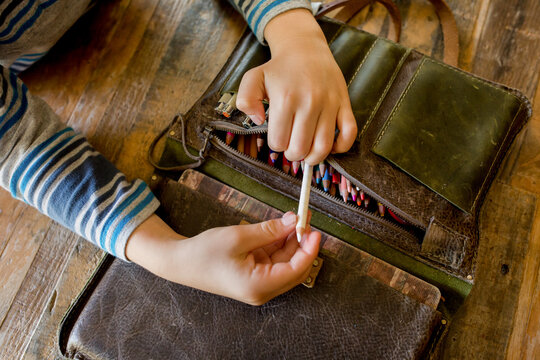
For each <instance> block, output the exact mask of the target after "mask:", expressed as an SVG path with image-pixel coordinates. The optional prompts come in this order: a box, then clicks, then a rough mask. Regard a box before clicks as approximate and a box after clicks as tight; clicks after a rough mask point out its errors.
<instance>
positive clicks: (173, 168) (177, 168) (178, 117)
mask: <svg viewBox="0 0 540 360" xmlns="http://www.w3.org/2000/svg"><path fill="white" fill-rule="evenodd" d="M177 121H179V122H180V127H181V129H182V147H183V149H184V153H185V154H186V156H187V157H189V158H190V159H192V160H195V162H193V163H189V164H184V165H177V166H161V165H159V164H158V162H157V161H155V160H154V157H153V154H154V149H155V147H156V145H157V143H158V141H159V140H160V139H161V138H162V137H163V136H164V135H165V134H166V133H167V132H168V131H169V130H170V129H171V127H172V126H173V125H174V124H175V123H176V122H177ZM185 129H186V127H185V126H184V117H183V116H182V115H180V114H179V115H176V116H175V117H174V120H173V121H172V122H171V123H170V124H169V126H167V127H166V128H165V129H163V131H161V133H160V134H159V135H158V136H156V137H155V138H154V140H153V141H152V144H150V147H149V148H148V154H147V159H148V162H149V163H150V164H151V165H152V166H153V167H155V168H156V169H158V170H163V171H184V170H187V169H195V168H198V167H199V166H201V165H202V163H203V162H204V153H205V151H206V146H207V145H208V140H209V138H210V135H209V134H208V135H207V136H206V138H205V141H204V145H203V147H202V149H200V150H199V155H198V156H195V155H192V154H191V153H190V152H189V150H188V148H187V146H186V130H185Z"/></svg>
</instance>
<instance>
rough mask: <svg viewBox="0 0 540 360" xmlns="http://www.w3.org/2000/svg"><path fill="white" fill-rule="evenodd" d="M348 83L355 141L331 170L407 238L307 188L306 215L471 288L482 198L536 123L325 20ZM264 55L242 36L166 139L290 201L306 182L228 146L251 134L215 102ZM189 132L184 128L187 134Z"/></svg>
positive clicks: (491, 93) (501, 92)
mask: <svg viewBox="0 0 540 360" xmlns="http://www.w3.org/2000/svg"><path fill="white" fill-rule="evenodd" d="M319 24H320V25H321V27H322V29H323V31H324V33H325V35H326V36H327V39H328V41H329V44H330V48H331V50H332V52H333V54H334V56H335V57H336V60H337V62H338V65H339V66H340V67H341V69H342V71H343V74H344V75H345V79H346V81H347V82H348V85H349V95H350V98H351V103H352V107H353V112H354V114H355V117H356V120H357V123H358V129H359V134H358V137H357V140H356V142H355V143H354V145H353V147H352V148H351V150H350V151H349V152H347V153H345V154H336V155H331V156H330V157H329V158H328V159H327V161H328V162H329V163H330V164H331V165H332V166H333V167H334V168H336V169H337V170H338V171H339V172H340V173H341V174H344V175H346V176H347V178H348V179H350V180H351V181H352V183H353V184H354V185H356V186H358V187H360V188H361V189H363V190H365V191H366V193H367V194H368V195H370V196H371V197H372V198H374V199H375V200H376V201H379V202H381V203H382V204H384V205H385V206H387V207H388V208H389V209H392V210H393V212H394V213H395V214H397V215H398V216H399V217H401V218H402V219H405V220H406V221H407V222H408V223H409V226H408V227H407V228H404V227H402V226H399V225H396V224H395V223H391V222H389V221H386V220H385V219H382V218H381V217H380V216H377V214H374V213H369V212H366V211H364V210H363V209H361V208H359V207H357V206H354V205H351V204H345V203H343V201H341V200H340V199H338V198H336V197H332V196H330V195H328V194H327V193H325V192H323V191H321V190H319V189H315V188H312V192H311V199H310V206H311V207H312V208H313V209H316V210H317V211H320V212H322V213H324V214H327V215H328V216H330V217H333V218H335V219H337V220H338V221H340V222H343V223H345V224H347V225H349V226H351V227H353V228H355V229H358V230H359V231H362V232H364V233H365V234H367V235H369V236H371V237H373V238H376V239H377V240H379V241H381V242H384V243H386V244H388V245H390V246H392V247H394V248H396V249H398V250H400V251H402V252H404V253H406V254H408V255H410V256H412V257H414V258H415V259H417V260H419V261H421V262H423V263H426V264H428V265H430V266H432V267H434V268H437V269H440V270H442V271H444V272H446V273H448V274H450V275H452V276H454V277H457V278H460V279H462V280H464V281H466V282H469V283H472V282H473V280H474V270H475V261H474V260H475V257H476V252H477V249H478V215H479V212H480V209H481V205H482V202H483V199H484V197H485V195H486V193H487V191H488V189H489V187H490V185H491V183H492V181H493V179H494V177H495V175H496V173H497V170H498V168H499V165H500V163H501V162H502V160H503V159H504V156H505V154H506V152H507V150H508V149H509V147H510V145H511V143H512V141H513V139H514V138H515V136H516V135H517V133H518V132H519V131H520V130H521V128H522V127H523V125H524V124H525V123H526V121H527V120H528V118H529V117H530V115H531V106H530V103H529V101H528V100H527V99H526V98H525V97H524V96H523V95H522V94H521V93H520V92H518V91H517V90H514V89H509V88H507V87H505V86H503V85H500V84H496V83H493V82H490V81H488V80H485V79H481V78H479V77H477V76H475V75H472V74H469V73H467V72H465V71H463V70H460V69H457V68H454V67H451V66H449V65H447V64H444V63H442V62H439V61H437V60H434V59H432V58H430V57H427V56H425V55H422V54H421V53H419V52H417V51H415V50H412V49H408V48H405V47H403V46H401V45H399V44H396V43H394V42H392V41H390V40H387V39H382V38H378V37H376V36H375V35H372V34H369V33H365V32H362V31H360V30H358V29H356V28H352V27H350V26H348V25H345V24H343V23H339V22H336V21H334V20H332V19H328V18H322V19H320V20H319ZM268 57H269V52H268V49H267V48H265V47H263V46H262V45H260V44H259V43H258V42H257V40H256V39H255V37H254V36H253V35H252V34H251V33H250V32H246V33H245V35H244V36H243V38H242V39H241V40H240V41H239V43H238V46H237V47H236V49H235V50H234V52H233V53H232V55H231V56H230V58H229V60H228V62H227V63H226V64H225V66H224V67H223V69H222V71H221V72H220V73H219V74H218V76H217V77H216V78H215V80H214V81H213V83H212V84H211V85H210V86H209V88H208V89H207V91H206V92H205V93H204V95H203V96H201V98H200V99H199V100H198V101H197V102H196V103H195V104H194V105H193V107H192V108H191V109H190V110H189V111H188V112H187V113H186V114H185V116H183V119H184V121H176V122H175V123H174V124H173V125H172V128H171V130H172V131H170V132H169V135H168V140H169V141H173V142H182V136H184V135H185V138H186V141H187V143H188V144H189V145H190V146H192V147H193V148H195V149H201V153H205V154H206V155H208V156H210V157H212V158H214V159H217V160H218V161H220V162H222V163H224V164H226V165H227V166H230V167H232V168H234V169H235V170H238V171H240V172H242V173H243V174H246V175H247V176H249V177H251V178H253V179H255V180H257V181H258V182H260V183H262V184H265V185H266V186H268V187H270V188H271V189H273V190H275V191H278V192H280V193H282V194H284V195H286V196H288V197H290V198H293V199H298V196H299V193H300V187H301V179H298V178H295V177H292V176H289V175H286V174H285V173H283V172H282V171H279V170H277V169H274V168H272V167H271V166H268V165H267V164H266V163H265V162H263V161H260V160H256V159H252V158H250V157H249V156H246V155H245V154H242V153H239V152H238V151H236V150H235V149H233V148H231V147H229V146H227V145H226V144H225V142H224V137H225V132H226V131H229V132H234V133H237V134H256V133H265V132H266V131H267V127H266V125H262V126H255V127H252V128H250V129H246V128H244V127H243V126H242V120H243V115H242V114H240V113H239V112H237V113H236V115H233V116H232V117H230V118H229V119H226V118H224V117H222V116H220V115H218V114H217V113H216V111H215V107H216V104H217V103H218V100H219V99H220V97H221V95H222V94H223V93H225V92H233V93H234V92H235V91H236V90H237V89H238V85H239V82H240V79H241V77H242V75H243V73H244V72H245V71H247V70H248V69H250V68H252V67H254V66H257V65H259V64H262V63H263V62H264V61H266V60H267V59H268ZM184 127H185V128H184Z"/></svg>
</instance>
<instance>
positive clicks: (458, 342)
mask: <svg viewBox="0 0 540 360" xmlns="http://www.w3.org/2000/svg"><path fill="white" fill-rule="evenodd" d="M396 2H397V3H398V6H399V7H400V10H401V12H402V14H403V18H404V29H403V37H402V43H403V44H404V45H406V46H410V47H415V48H418V49H420V50H421V51H422V52H424V53H427V54H430V55H433V56H435V57H437V58H440V57H441V54H442V46H443V44H442V39H441V33H440V28H439V25H438V20H437V16H436V14H435V12H434V11H433V8H432V7H431V5H430V4H429V2H427V1H426V0H399V1H396ZM447 2H448V3H449V5H450V7H451V8H452V10H453V12H454V14H455V16H456V20H457V24H458V28H459V31H460V40H461V55H460V67H462V68H463V69H465V70H468V71H471V72H473V73H475V74H478V75H480V76H483V77H485V78H488V79H491V80H495V81H498V82H502V83H504V84H506V85H509V86H511V87H515V88H518V89H520V90H522V91H523V92H524V93H525V94H526V95H527V96H528V97H529V99H531V101H532V102H533V105H534V108H535V111H534V114H533V118H532V119H531V122H530V123H529V124H528V125H527V127H526V129H525V130H524V131H523V132H522V133H521V134H520V136H519V137H518V139H517V141H516V142H515V144H514V146H513V147H512V150H511V152H510V154H509V156H508V159H507V161H506V162H505V163H504V166H503V168H502V169H501V171H500V173H499V176H498V179H497V183H496V184H495V186H493V188H492V189H491V191H490V194H489V197H488V200H487V201H486V206H485V208H484V212H483V214H482V228H481V247H480V249H479V254H478V268H477V279H476V284H475V286H474V287H473V290H472V292H471V294H470V296H469V297H468V298H467V300H466V302H465V304H464V306H463V307H462V308H461V309H460V311H459V313H458V315H457V316H456V319H455V320H454V321H453V323H452V324H451V326H450V332H449V336H448V337H447V340H446V343H445V347H444V352H443V357H444V358H448V359H503V358H508V359H522V358H526V359H535V358H540V278H539V274H540V209H539V207H538V203H537V196H538V195H539V194H540V186H539V179H540V117H539V116H538V115H537V114H538V111H539V110H540V91H538V88H539V69H540V22H539V21H538V18H539V17H540V2H538V1H537V0H447ZM355 21H356V22H357V23H363V24H364V25H363V27H364V29H366V30H368V31H371V32H374V33H378V34H383V35H384V34H387V33H388V31H389V30H390V28H391V22H390V19H389V18H388V16H387V14H386V11H385V9H384V8H383V7H381V6H379V5H372V6H370V7H369V8H368V9H366V10H364V11H363V12H362V13H361V14H360V15H359V16H358V17H357V19H355ZM244 26H245V25H244V22H243V20H242V18H241V17H240V16H239V15H238V14H236V13H235V12H234V10H233V9H232V8H231V7H230V6H229V5H228V4H227V2H226V1H219V0H211V1H210V0H205V1H203V0H197V1H196V0H183V1H175V0H161V1H149V0H110V1H101V2H98V4H97V6H96V7H95V8H94V9H93V10H92V11H91V12H89V13H88V14H87V15H86V16H85V17H84V18H83V19H81V21H80V22H79V23H77V24H76V25H75V26H74V27H73V28H72V29H71V30H70V31H69V32H68V33H67V34H66V36H65V37H64V38H63V39H62V40H61V41H60V42H59V44H58V45H57V46H56V47H55V48H54V49H53V50H52V51H51V52H50V53H49V54H48V55H47V56H46V57H45V58H44V59H42V60H41V61H40V62H39V63H37V64H36V65H35V66H34V67H32V68H31V69H30V70H29V71H27V72H26V73H25V74H24V75H23V76H22V78H23V80H24V81H25V82H26V84H27V85H28V87H29V88H30V90H31V91H32V92H33V93H34V94H36V95H39V96H41V97H43V98H44V99H45V100H46V101H47V102H48V103H49V104H50V105H51V107H52V108H53V109H54V110H55V112H56V113H57V114H58V115H59V116H60V117H61V119H62V120H63V121H65V122H66V123H68V124H69V125H71V126H73V127H74V128H75V129H76V130H78V131H80V132H82V133H84V134H85V135H86V136H87V137H88V139H89V140H90V142H91V143H92V144H93V145H94V146H95V147H96V148H97V149H98V150H99V151H101V152H102V153H103V154H105V156H106V157H107V158H109V159H110V160H112V161H113V162H114V163H115V164H116V165H117V167H118V168H119V169H120V170H122V171H123V172H125V173H126V174H127V176H128V177H130V178H136V177H138V178H142V179H144V180H146V181H150V176H151V174H152V168H151V167H150V165H149V164H147V163H146V161H144V159H145V157H146V149H147V148H148V145H149V144H150V142H151V140H152V139H153V137H154V136H155V135H157V134H158V133H159V131H160V130H161V129H162V128H163V127H165V126H166V125H167V124H168V123H169V122H170V121H171V119H172V116H173V115H174V114H175V113H176V112H179V111H186V110H187V109H188V108H189V107H190V105H191V104H192V103H193V102H194V101H195V100H196V99H197V98H198V97H199V96H200V94H201V93H202V92H203V91H204V90H205V88H206V87H207V85H208V84H209V83H210V81H211V80H212V78H213V77H214V76H215V75H216V74H217V72H218V71H219V69H220V68H221V66H222V65H223V63H224V62H225V60H226V59H227V57H228V55H229V53H230V51H231V50H232V48H233V47H234V45H235V43H236V41H237V39H238V38H239V36H240V34H241V33H242V30H243V29H244ZM101 256H102V252H101V251H100V250H98V249H96V248H95V247H93V246H92V245H91V244H89V243H87V242H85V241H84V240H82V239H79V238H77V237H76V236H75V235H73V234H71V233H70V232H69V231H67V230H65V229H63V228H62V227H61V226H60V225H58V224H56V223H54V222H52V221H51V220H49V219H48V218H46V217H44V216H43V215H41V214H39V213H38V212H37V211H36V210H34V209H32V208H30V207H28V206H26V205H24V204H22V203H20V202H17V201H15V200H13V199H12V198H11V197H10V195H9V194H8V192H6V191H4V190H0V279H1V283H0V359H18V358H23V357H24V358H29V359H52V358H58V357H59V356H60V355H59V354H58V353H57V351H56V348H55V341H56V329H57V327H58V324H59V323H60V321H61V318H62V316H63V314H64V313H65V311H66V310H67V308H68V307H69V304H70V302H71V301H72V300H73V299H75V297H76V295H77V294H78V292H79V291H80V290H81V289H82V287H83V286H84V284H85V281H86V279H87V278H88V277H89V275H90V274H91V273H92V271H93V269H94V268H95V266H96V264H97V263H98V262H99V259H100V257H101Z"/></svg>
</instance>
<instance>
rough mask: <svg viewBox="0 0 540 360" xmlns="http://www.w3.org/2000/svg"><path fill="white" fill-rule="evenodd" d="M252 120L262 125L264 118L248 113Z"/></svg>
mask: <svg viewBox="0 0 540 360" xmlns="http://www.w3.org/2000/svg"><path fill="white" fill-rule="evenodd" d="M248 116H249V118H250V119H251V121H253V122H254V123H255V124H257V125H261V124H262V123H263V122H264V119H261V117H260V116H259V115H248Z"/></svg>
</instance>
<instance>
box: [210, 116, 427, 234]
mask: <svg viewBox="0 0 540 360" xmlns="http://www.w3.org/2000/svg"><path fill="white" fill-rule="evenodd" d="M208 126H209V128H210V129H214V130H220V131H228V132H231V133H234V134H236V135H252V134H265V133H267V132H268V126H267V125H266V123H265V124H263V125H259V126H253V127H251V128H249V129H246V128H244V127H240V126H238V125H235V124H232V123H230V122H227V121H220V120H216V121H212V122H210V123H209V124H208ZM210 142H211V143H212V144H213V145H215V146H216V147H218V148H220V149H221V150H223V151H225V152H226V153H231V154H234V156H236V157H238V158H240V159H242V160H244V161H245V162H247V163H249V164H251V165H253V166H256V167H258V168H261V169H264V170H265V171H267V172H269V173H271V174H275V175H279V176H284V177H286V178H287V179H288V180H289V181H291V182H293V183H295V184H297V185H298V186H301V184H302V181H301V179H299V178H297V177H293V176H291V175H289V174H286V173H285V172H284V171H283V170H281V169H279V168H275V167H273V166H270V165H268V164H266V163H265V162H263V161H261V160H259V159H255V158H252V157H251V156H248V155H246V154H244V153H242V152H240V151H238V150H237V149H235V148H233V147H231V146H229V145H227V144H226V143H225V142H224V141H223V140H222V139H220V138H219V137H218V136H215V135H214V136H212V137H211V138H210ZM329 160H330V157H329V158H327V159H326V161H327V162H328V163H329V164H330V165H331V166H332V167H334V168H335V169H336V170H337V171H338V172H340V173H341V174H346V175H348V174H347V173H346V172H345V171H343V168H341V167H340V166H339V165H338V164H337V163H336V162H335V161H334V160H333V159H332V160H331V161H329ZM334 165H337V166H334ZM349 180H351V179H349ZM351 182H353V181H352V180H351ZM354 183H355V185H358V186H359V187H361V188H362V190H364V192H365V193H366V194H367V195H369V196H370V197H372V198H373V199H374V200H377V201H379V202H381V204H383V205H385V206H386V207H388V208H389V209H390V210H392V211H393V212H395V213H396V214H399V216H400V218H402V219H403V220H404V221H405V222H406V223H408V224H409V225H412V226H415V227H417V228H419V229H421V230H423V231H424V232H425V227H424V226H422V225H421V224H420V223H419V222H418V221H417V220H416V219H414V218H411V217H410V216H403V212H402V211H400V210H397V209H395V208H394V207H393V206H389V205H388V202H387V201H384V200H383V201H381V200H382V199H381V198H380V197H379V196H374V195H373V194H372V193H371V192H369V191H365V190H366V189H365V187H364V186H363V185H362V184H360V183H358V182H357V181H354ZM311 191H312V192H315V193H317V194H319V195H320V196H323V197H324V198H325V199H327V200H328V201H331V202H332V203H333V204H336V205H338V206H345V207H346V208H348V209H350V210H353V211H355V212H357V213H360V214H362V215H364V216H367V217H368V218H370V219H373V220H375V221H378V222H381V223H383V224H384V225H386V226H389V227H391V228H392V229H394V230H397V231H400V232H406V233H407V234H409V235H411V236H413V237H414V238H415V239H416V240H418V237H417V235H415V234H414V233H413V231H411V230H409V229H407V228H405V227H403V226H401V225H399V224H397V223H393V222H391V221H389V220H387V219H385V218H381V217H378V216H376V215H374V214H373V213H372V212H371V211H368V210H365V209H363V208H361V207H359V206H358V205H355V204H349V203H346V202H344V201H343V200H341V199H338V198H336V197H334V196H332V195H330V194H328V193H326V192H325V191H323V190H321V189H319V188H317V187H314V186H311ZM420 240H421V239H420Z"/></svg>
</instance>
